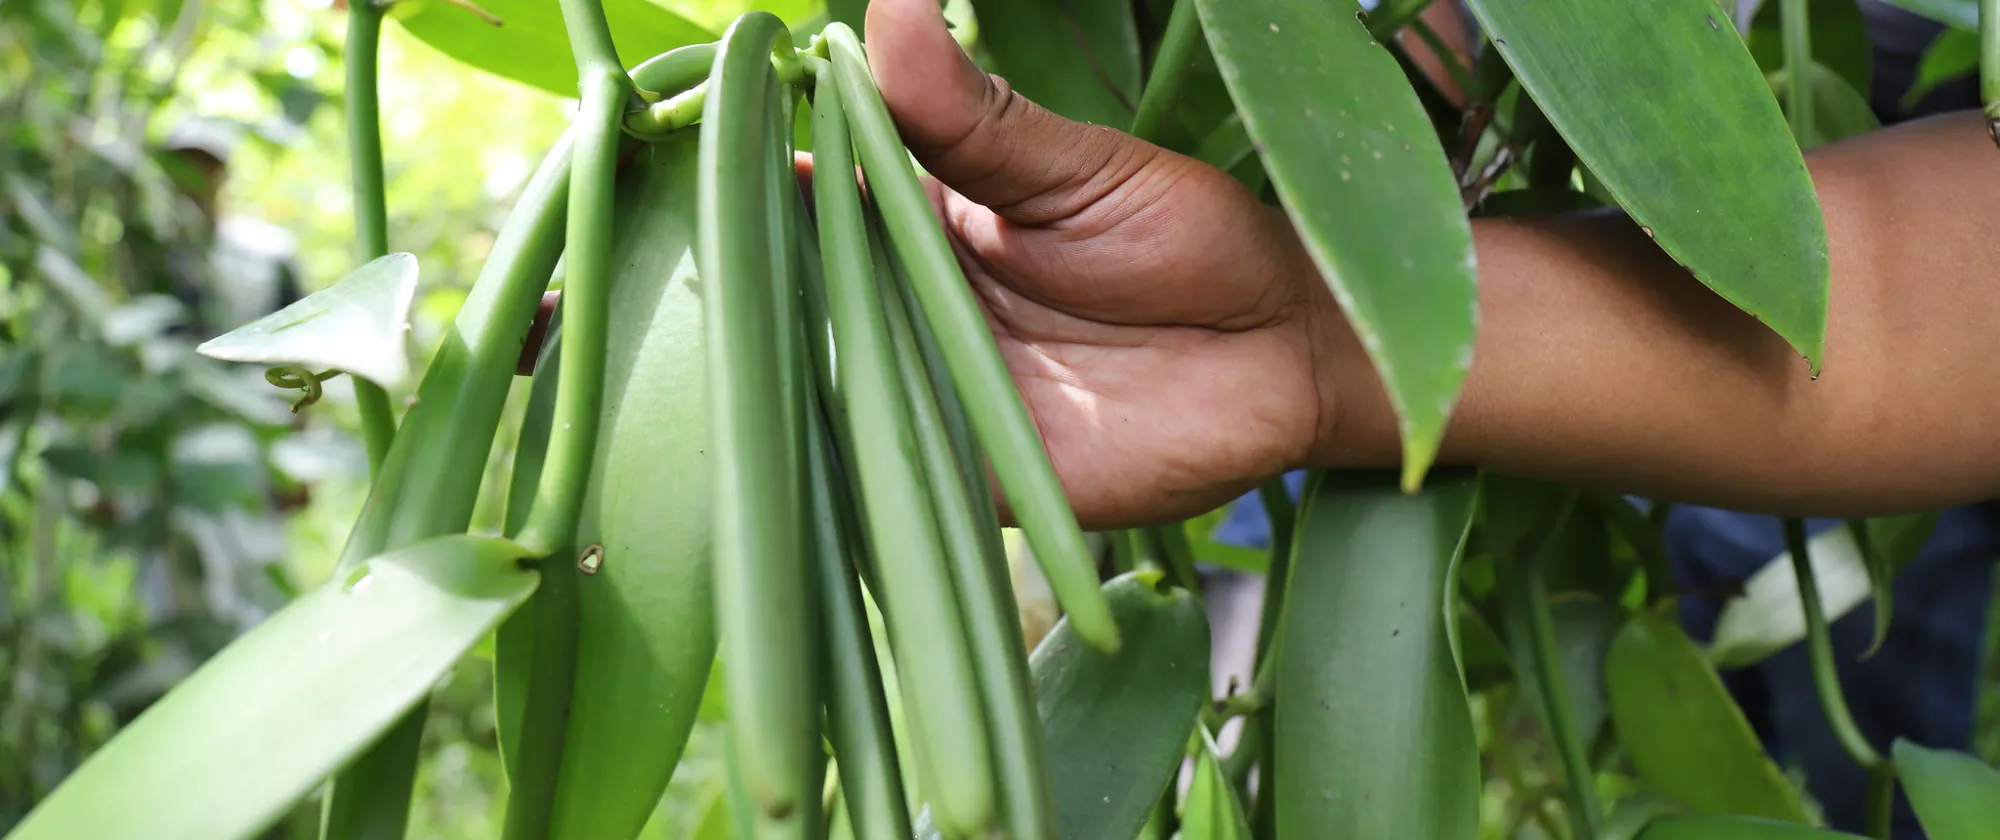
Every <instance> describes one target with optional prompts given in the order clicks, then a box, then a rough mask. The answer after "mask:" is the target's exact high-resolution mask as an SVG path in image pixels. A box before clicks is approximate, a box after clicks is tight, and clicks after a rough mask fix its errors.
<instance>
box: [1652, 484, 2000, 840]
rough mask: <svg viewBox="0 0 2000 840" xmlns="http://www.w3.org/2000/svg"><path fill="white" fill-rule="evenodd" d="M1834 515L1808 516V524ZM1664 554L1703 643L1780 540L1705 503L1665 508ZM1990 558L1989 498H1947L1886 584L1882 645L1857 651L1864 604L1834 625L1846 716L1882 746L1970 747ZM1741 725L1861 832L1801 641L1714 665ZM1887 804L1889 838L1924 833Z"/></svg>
mask: <svg viewBox="0 0 2000 840" xmlns="http://www.w3.org/2000/svg"><path fill="white" fill-rule="evenodd" d="M1838 524H1840V520H1837V519H1813V520H1807V532H1808V533H1809V534H1817V533H1820V532H1823V531H1825V530H1827V529H1830V528H1833V527H1835V526H1837V525H1838ZM1665 536H1666V542H1667V553H1668V555H1669V556H1670V557H1672V559H1673V562H1674V571H1675V575H1676V577H1678V578H1679V582H1680V585H1681V591H1682V593H1683V595H1684V597H1682V598H1681V620H1682V623H1683V624H1684V625H1685V626H1686V627H1687V629H1688V633H1689V635H1691V636H1693V637H1694V638H1695V639H1697V640H1699V641H1701V642H1703V643H1704V644H1706V643H1707V642H1709V641H1710V640H1711V639H1712V638H1713V637H1714V633H1715V626H1716V621H1717V620H1718V619H1719V618H1720V616H1721V613H1722V608H1723V606H1724V605H1725V598H1724V597H1722V596H1721V595H1719V594H1716V593H1721V592H1727V591H1730V590H1733V589H1736V588H1737V585H1738V584H1740V583H1741V582H1742V581H1744V580H1745V579H1747V578H1749V577H1750V576H1751V575H1752V574H1755V573H1756V571H1757V570H1758V569H1760V568H1763V566H1764V565H1765V564H1766V563H1769V562H1770V561H1771V560H1772V558H1774V557H1776V556H1777V555H1778V554H1780V553H1782V552H1783V551H1784V550H1785V538H1784V532H1783V525H1782V522H1781V520H1779V519H1777V518H1776V517H1770V516H1754V515H1750V514H1744V513H1736V512H1733V511H1726V510H1717V509H1714V508H1702V507H1677V508H1675V509H1674V510H1673V511H1672V513H1671V514H1669V515H1668V521H1667V527H1666V534H1665ZM1996 557H2000V511H1996V509H1995V508H1994V506H1992V505H1990V504H1983V505H1975V506H1969V507H1960V508H1953V509H1951V510H1947V511H1945V512H1944V513H1943V514H1942V515H1941V516H1940V517H1939V520H1938V525H1937V529H1936V530H1935V531H1934V532H1932V534H1931V539H1930V541H1929V542H1928V543H1926V544H1925V546H1924V549H1923V551H1922V552H1921V553H1920V554H1918V556H1917V559H1916V560H1915V561H1914V562H1912V563H1911V564H1910V566H1909V567H1908V568H1905V569H1904V570H1903V572H1902V573H1901V574H1900V575H1898V576H1897V577H1896V580H1895V585H1894V586H1893V587H1891V590H1892V591H1893V592H1894V598H1895V607H1894V609H1895V612H1894V613H1893V615H1891V617H1890V621H1889V635H1888V638H1887V639H1886V640H1885V641H1884V643H1883V645H1882V649H1881V650H1880V651H1877V652H1876V654H1875V655H1874V656H1873V657H1870V658H1869V659H1867V660H1866V661H1862V660H1861V655H1862V654H1863V653H1865V652H1866V651H1867V650H1868V645H1869V643H1870V642H1871V641H1873V636H1874V629H1875V607H1874V603H1873V602H1872V601H1870V602H1867V603H1864V604H1863V605H1862V606H1861V607H1859V608H1857V609H1855V610H1854V611H1853V612H1850V613H1848V614H1847V615H1846V616H1844V617H1842V618H1841V619H1839V620H1838V621H1835V622H1833V627H1832V636H1833V657H1834V662H1835V664H1836V667H1837V668H1838V669H1839V671H1840V684H1841V689H1842V693H1843V694H1844V695H1845V696H1846V698H1847V705H1848V708H1849V710H1850V711H1851V712H1852V713H1853V715H1854V720H1855V724H1856V725H1857V726H1859V727H1860V728H1861V732H1862V734H1863V735H1865V736H1866V737H1867V738H1868V740H1869V742H1870V743H1872V744H1874V745H1875V748H1876V749H1877V750H1880V751H1882V752H1883V753H1884V754H1887V752H1888V751H1889V749H1890V746H1891V745H1892V744H1893V743H1894V742H1895V739H1897V738H1907V739H1909V740H1910V741H1912V742H1915V743H1918V744H1922V745H1925V746H1930V747H1943V748H1948V749H1956V750H1969V749H1971V746H1972V735H1973V724H1974V722H1975V720H1976V718H1977V716H1978V708H1979V678H1980V666H1981V665H1982V657H1983V654H1984V650H1983V647H1984V643H1985V635H1986V622H1987V621H1988V620H1990V616H1989V615H1988V614H1987V613H1988V611H1989V610H1990V607H1991V602H1992V600H1993V565H1994V559H1995V558H1996ZM1722 678H1723V683H1724V684H1725V685H1727V686H1728V687H1729V691H1730V693H1731V694H1732V695H1734V696H1735V697H1736V699H1737V702H1738V704H1739V705H1741V706H1742V707H1743V710H1744V712H1745V713H1746V714H1747V715H1749V717H1750V723H1751V725H1752V726H1753V727H1755V728H1756V730H1757V733H1758V735H1759V736H1760V737H1762V738H1763V740H1764V745H1765V748H1766V749H1767V750H1768V751H1769V752H1770V753H1771V754H1772V755H1774V756H1778V757H1779V758H1780V759H1781V760H1785V761H1788V762H1796V763H1797V764H1798V766H1800V767H1801V768H1802V769H1803V770H1804V771H1805V774H1806V789H1807V790H1808V791H1810V792H1811V793H1812V795H1813V798H1814V799H1816V800H1817V801H1818V802H1819V804H1820V805H1821V807H1823V808H1824V809H1825V810H1826V815H1827V821H1828V824H1829V825H1830V826H1831V827H1833V828H1835V829H1840V830H1843V831H1851V832H1854V833H1857V834H1861V833H1865V832H1866V831H1867V818H1866V814H1867V810H1868V804H1867V803H1868V793H1867V792H1868V777H1867V773H1866V772H1865V771H1863V770H1862V769H1861V768H1860V767H1859V766H1857V765H1856V764H1855V763H1854V761H1853V760H1852V759H1851V758H1849V757H1848V756H1847V753H1846V752H1845V751H1843V750H1842V749H1841V747H1840V744H1839V742H1838V741H1836V740H1835V739H1834V736H1833V730H1832V729H1831V728H1830V727H1829V726H1828V725H1827V722H1826V716H1825V715H1824V714H1823V713H1822V712H1821V711H1820V701H1819V694H1818V692H1817V691H1816V690H1815V689H1814V687H1813V679H1812V668H1811V663H1810V662H1809V661H1808V659H1807V656H1806V651H1805V648H1804V646H1803V645H1797V644H1795V645H1792V646H1791V647H1788V648H1786V649H1784V650H1782V651H1779V652H1778V653H1776V654H1774V655H1772V656H1771V657H1769V658H1767V659H1765V660H1763V661H1762V662H1759V663H1757V664H1755V665H1752V666H1750V667H1748V668H1743V669H1740V670H1734V671H1725V672H1723V674H1722ZM1897 800H1898V801H1897V803H1896V825H1895V834H1894V836H1895V837H1896V838H1898V840H1917V839H1918V838H1922V837H1923V836H1924V834H1923V831H1922V830H1921V829H1920V828H1918V826H1917V823H1916V819H1915V817H1914V815H1913V814H1912V813H1911V812H1910V807H1909V803H1908V802H1907V801H1906V800H1904V799H1903V798H1902V797H1901V796H1900V795H1899V796H1898V797H1897Z"/></svg>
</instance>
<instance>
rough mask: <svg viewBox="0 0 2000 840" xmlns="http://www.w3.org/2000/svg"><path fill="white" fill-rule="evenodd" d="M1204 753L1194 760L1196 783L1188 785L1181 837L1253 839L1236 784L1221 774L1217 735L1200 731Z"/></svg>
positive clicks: (1209, 839) (1218, 839)
mask: <svg viewBox="0 0 2000 840" xmlns="http://www.w3.org/2000/svg"><path fill="white" fill-rule="evenodd" d="M1200 737H1201V754H1200V755H1199V756H1197V757H1196V759H1195V766H1194V783H1193V784H1192V785H1189V786H1188V793H1187V805H1186V806H1185V810H1184V812H1183V813H1182V815H1181V833H1180V836H1181V840H1250V821H1249V819H1248V818H1246V817H1245V816H1244V811H1243V803H1242V802H1239V801H1237V799H1236V787H1235V786H1234V785H1231V784H1230V783H1229V778H1228V777H1227V776H1224V775H1223V773H1222V763H1221V759H1220V758H1219V757H1218V756H1217V755H1216V748H1215V738H1214V737H1212V736H1210V735H1209V734H1208V730H1207V729H1206V728H1203V729H1201V730H1200Z"/></svg>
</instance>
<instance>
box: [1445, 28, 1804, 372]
mask: <svg viewBox="0 0 2000 840" xmlns="http://www.w3.org/2000/svg"><path fill="white" fill-rule="evenodd" d="M1469 5H1470V6H1471V7H1472V11H1473V13H1474V14H1475V15H1476V16H1477V17H1478V19H1479V22H1480V24H1481V26H1482V27H1484V28H1485V30H1486V31H1487V33H1488V34H1490V35H1491V36H1492V38H1493V43H1494V45H1495V46H1497V47H1498V48H1499V49H1500V51H1501V53H1502V54H1503V55H1504V56H1505V57H1506V59H1507V63H1508V64H1510V65H1513V67H1514V74H1515V78H1516V79H1518V80H1520V82H1521V85H1522V86H1523V87H1524V88H1525V89H1526V90H1527V92H1528V93H1529V94H1530V95H1532V96H1533V97H1534V99H1535V102H1537V103H1539V104H1540V105H1541V106H1542V112H1543V113H1544V114H1546V115H1548V118H1549V122H1551V123H1552V124H1554V125H1555V127H1556V129H1557V130H1558V131H1560V132H1561V133H1562V136H1563V137H1564V138H1565V139H1567V140H1568V141H1569V145H1570V148H1572V149H1574V150H1575V151H1576V155H1577V158H1578V159H1579V160H1581V161H1582V162H1583V163H1584V164H1585V165H1586V166H1587V167H1588V168H1589V170H1590V171H1591V172H1592V173H1594V174H1595V176H1596V177H1597V178H1598V179H1600V180H1601V181H1602V182H1603V184H1604V186H1605V187H1606V188H1607V189H1609V191H1610V193H1611V194H1612V195H1613V196H1616V197H1617V199H1618V200H1619V203H1620V204H1622V205H1623V206H1624V208H1625V210H1626V211H1627V212H1628V213H1629V214H1630V215H1631V216H1632V218H1633V219H1634V220H1636V221H1637V222H1638V223H1639V224H1640V225H1643V226H1645V228H1646V230H1647V231H1648V233H1649V234H1650V235H1651V236H1652V237H1653V238H1654V240H1655V241H1657V242H1658V243H1659V245H1660V247H1661V248H1663V249H1665V250H1666V252H1667V253H1668V254H1669V255H1671V256H1672V257H1673V258H1674V260H1675V261H1677V262H1679V263H1680V264H1681V265H1684V266H1686V267H1687V268H1688V269H1689V270H1690V271H1692V272H1693V273H1694V275H1695V276H1696V277H1697V278H1700V280H1701V281H1702V282H1703V283H1705V284H1707V285H1708V286H1709V288H1711V289H1714V290H1715V291H1716V292H1717V293H1718V294H1720V295H1722V296H1723V297H1724V298H1726V299H1728V300H1729V301H1730V302H1731V303H1734V304H1735V305H1736V306H1738V307H1740V308H1742V309H1743V310H1744V311H1746V312H1748V313H1750V314H1751V315H1753V316H1755V317H1756V318H1758V319H1759V320H1761V321H1763V322H1764V323H1765V324H1766V325H1767V326H1769V327H1770V328H1771V329H1773V330H1775V331H1776V332H1777V333H1778V335H1780V336H1782V337H1784V339H1785V340H1786V341H1788V342H1790V343H1791V345H1792V346H1793V347H1795V348H1797V349H1798V351H1799V352H1800V353H1802V354H1804V355H1805V356H1806V357H1807V358H1808V359H1810V360H1811V361H1812V368H1813V371H1814V372H1817V371H1818V369H1819V364H1820V362H1821V360H1822V356H1823V345H1824V343H1825V338H1826V301H1827V290H1826V289H1827V272H1828V258H1827V244H1826V222H1825V219H1824V217H1823V216H1822V214H1821V212H1820V207H1819V200H1818V197H1817V196H1816V195H1815V194H1814V193H1813V185H1812V180H1811V179H1810V178H1809V177H1807V174H1806V167H1805V160H1804V158H1803V157H1802V156H1801V155H1800V152H1799V149H1798V145H1797V144H1796V143H1794V142H1793V141H1792V137H1791V132H1790V130H1789V129H1788V128H1787V127H1786V125H1785V118H1784V115H1783V114H1782V113H1781V112H1780V111H1779V110H1778V103H1777V100H1776V99H1774V98H1772V96H1771V93H1770V90H1769V88H1768V86H1767V85H1766V84H1765V81H1764V74H1763V72H1762V71H1760V70H1758V69H1757V63H1756V62H1755V61H1754V60H1752V59H1751V57H1750V53H1749V51H1748V50H1747V49H1745V47H1744V45H1743V42H1742V39H1740V38H1738V37H1737V36H1736V31H1735V29H1734V27H1732V26H1730V25H1729V17H1728V15H1726V14H1725V13H1724V12H1723V11H1722V9H1721V8H1720V7H1718V6H1717V5H1716V4H1715V2H1714V0H1659V2H1649V3H1604V2H1597V0H1539V2H1533V3H1521V2H1500V1H1499V0H1470V2H1469Z"/></svg>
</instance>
